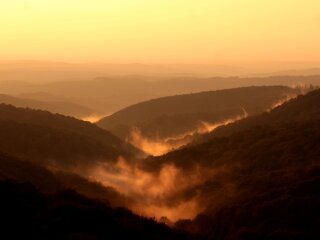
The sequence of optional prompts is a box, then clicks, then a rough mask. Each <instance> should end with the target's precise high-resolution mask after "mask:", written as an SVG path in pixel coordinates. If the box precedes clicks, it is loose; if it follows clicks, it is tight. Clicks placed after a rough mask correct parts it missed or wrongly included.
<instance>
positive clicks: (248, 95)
mask: <svg viewBox="0 0 320 240" xmlns="http://www.w3.org/2000/svg"><path fill="white" fill-rule="evenodd" d="M298 92H299V90H298V89H291V88H288V87H280V86H278V87H277V86H276V87H246V88H237V89H229V90H220V91H211V92H202V93H195V94H186V95H178V96H171V97H163V98H158V99H154V100H150V101H146V102H142V103H139V104H136V105H132V106H130V107H127V108H125V109H123V110H120V111H118V112H116V113H114V114H113V115H111V116H109V117H106V118H104V119H102V120H100V121H99V122H98V125H99V126H101V127H102V128H105V129H108V130H109V131H111V132H112V133H114V134H116V135H118V136H120V137H122V138H125V137H127V136H129V135H130V131H131V129H132V128H133V127H138V128H139V129H140V130H141V132H142V134H143V135H144V136H147V137H149V138H155V137H160V138H166V137H171V136H176V135H179V134H184V133H186V132H188V131H190V130H194V129H196V128H197V127H198V126H199V124H200V123H201V122H208V123H215V122H219V121H222V120H225V119H229V118H234V117H236V116H238V115H243V114H244V111H246V112H247V113H248V114H249V115H251V114H257V113H261V112H263V111H265V110H267V109H268V108H270V107H271V106H272V105H273V104H275V103H276V102H278V101H279V100H281V99H285V98H286V97H288V96H293V95H296V94H297V93H298Z"/></svg>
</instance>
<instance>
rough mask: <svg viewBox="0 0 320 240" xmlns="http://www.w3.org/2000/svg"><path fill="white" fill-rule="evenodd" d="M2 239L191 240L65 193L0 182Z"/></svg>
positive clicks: (151, 222)
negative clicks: (40, 190) (51, 192)
mask: <svg viewBox="0 0 320 240" xmlns="http://www.w3.org/2000/svg"><path fill="white" fill-rule="evenodd" d="M0 195H1V199H0V211H1V218H2V220H3V221H2V226H1V228H2V232H1V234H2V236H6V237H8V239H19V238H24V239H155V240H156V239H159V240H162V239H168V240H175V239H181V240H186V239H192V238H191V237H190V236H187V235H186V234H183V233H181V232H179V231H176V230H172V229H170V228H169V227H167V226H165V225H164V224H159V223H156V222H155V221H153V220H151V219H146V218H143V217H140V216H137V215H134V214H133V213H132V212H130V211H129V210H126V209H124V208H115V209H113V208H111V207H109V206H108V205H106V204H105V203H102V202H100V201H97V200H92V199H88V198H86V197H84V196H82V195H80V194H78V193H76V192H74V191H70V190H66V191H61V192H58V193H56V194H51V195H44V194H42V193H40V192H39V191H38V190H37V189H36V188H35V187H34V186H33V185H32V184H28V183H25V184H18V183H16V182H13V181H0Z"/></svg>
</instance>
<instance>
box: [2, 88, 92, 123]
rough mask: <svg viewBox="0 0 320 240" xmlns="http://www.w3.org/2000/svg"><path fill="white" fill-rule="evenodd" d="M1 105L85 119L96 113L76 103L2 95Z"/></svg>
mask: <svg viewBox="0 0 320 240" xmlns="http://www.w3.org/2000/svg"><path fill="white" fill-rule="evenodd" d="M0 103H5V104H11V105H14V106H16V107H24V108H26V107H28V108H32V109H40V110H47V111H49V112H52V113H60V114H63V115H67V116H73V117H78V118H84V117H87V116H90V115H93V114H94V113H95V111H94V110H92V109H89V108H87V107H84V106H81V105H79V104H76V103H71V102H66V101H50V100H46V101H39V100H34V99H29V98H18V97H13V96H9V95H5V94H0Z"/></svg>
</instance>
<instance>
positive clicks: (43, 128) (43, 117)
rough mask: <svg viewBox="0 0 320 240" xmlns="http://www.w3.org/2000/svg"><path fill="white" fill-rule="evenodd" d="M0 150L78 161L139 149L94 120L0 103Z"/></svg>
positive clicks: (32, 157) (64, 161) (113, 157)
mask: <svg viewBox="0 0 320 240" xmlns="http://www.w3.org/2000/svg"><path fill="white" fill-rule="evenodd" d="M0 129H1V134H0V151H3V152H7V153H10V154H12V155H15V156H19V157H23V158H26V159H30V160H34V161H38V162H42V163H45V162H46V161H51V162H54V163H56V164H62V165H68V164H69V165H79V164H80V163H87V164H90V162H91V163H92V162H94V161H95V160H103V161H105V160H112V161H114V160H116V159H117V158H118V157H119V156H125V157H126V156H128V157H133V156H134V155H135V154H139V153H140V150H137V149H136V148H134V147H132V146H131V145H129V144H127V143H124V142H122V141H121V140H120V139H118V138H117V137H115V136H113V135H112V134H111V133H109V132H107V131H105V130H102V129H100V128H99V127H97V126H96V125H94V124H90V123H88V122H83V121H80V120H77V119H75V118H71V117H65V116H63V115H59V114H51V113H49V112H45V111H40V110H31V109H22V108H16V107H13V106H10V105H4V104H0Z"/></svg>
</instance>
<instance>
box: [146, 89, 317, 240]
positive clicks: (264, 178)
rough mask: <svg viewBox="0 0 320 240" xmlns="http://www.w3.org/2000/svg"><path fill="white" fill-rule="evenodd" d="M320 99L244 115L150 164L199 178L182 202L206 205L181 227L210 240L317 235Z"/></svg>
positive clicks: (311, 96)
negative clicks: (264, 112) (213, 133)
mask: <svg viewBox="0 0 320 240" xmlns="http://www.w3.org/2000/svg"><path fill="white" fill-rule="evenodd" d="M319 99H320V90H317V91H313V92H311V93H309V94H307V95H305V96H301V97H299V98H297V99H295V100H291V101H290V102H288V103H286V104H284V105H283V106H280V107H278V108H276V109H274V110H272V111H270V112H269V113H266V114H262V115H260V116H257V117H253V118H252V119H257V120H258V119H260V120H259V121H257V122H255V121H253V120H252V119H251V118H248V119H244V120H242V121H241V122H242V123H241V122H239V123H234V124H230V125H228V126H225V127H223V128H221V135H220V134H219V135H218V134H217V135H212V136H211V138H208V139H206V140H207V141H206V142H204V143H202V144H198V145H193V146H189V147H186V148H183V149H180V150H177V151H173V152H171V153H168V154H166V155H164V156H161V157H157V158H149V159H148V160H147V161H145V162H143V164H142V165H143V168H144V169H145V170H147V171H152V172H157V171H161V169H163V166H168V165H174V166H175V167H176V168H178V169H180V171H182V172H183V173H184V174H185V175H186V176H187V178H188V179H190V180H191V179H193V178H194V177H193V176H195V174H198V175H199V176H200V177H199V178H200V179H201V181H200V180H199V179H198V180H197V181H196V184H192V185H191V184H190V187H189V188H188V189H186V190H185V191H184V192H182V193H180V194H179V195H178V196H176V198H175V201H180V202H184V201H188V200H190V199H196V201H197V202H198V204H199V205H200V206H205V209H204V210H203V211H202V213H201V214H199V215H198V216H197V217H196V218H195V219H194V220H182V221H178V222H177V223H176V227H178V228H180V229H185V230H188V231H190V232H196V233H201V234H202V235H203V236H205V238H206V239H317V238H318V237H319V236H320V231H319V229H320V228H319V227H320V225H319V216H318V214H316V212H317V211H318V210H319V209H320V204H319V203H320V202H319V200H320V198H319V197H320V195H319V187H318V185H319V183H320V114H319V113H320V111H319V110H320V101H319ZM262 119H264V120H262ZM251 121H252V122H251ZM253 122H254V123H256V124H253ZM240 123H241V124H240ZM245 123H247V124H245ZM249 123H250V124H249ZM234 126H237V127H236V128H235V127H234ZM242 126H243V127H242ZM228 128H230V129H232V130H230V131H227V129H228ZM222 129H225V130H224V132H225V134H222ZM217 131H218V130H217ZM227 133H228V134H227Z"/></svg>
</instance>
